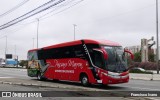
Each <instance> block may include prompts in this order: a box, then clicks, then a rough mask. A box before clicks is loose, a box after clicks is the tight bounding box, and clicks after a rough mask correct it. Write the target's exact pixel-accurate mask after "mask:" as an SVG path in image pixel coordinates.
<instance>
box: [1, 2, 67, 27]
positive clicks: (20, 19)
mask: <svg viewBox="0 0 160 100" xmlns="http://www.w3.org/2000/svg"><path fill="white" fill-rule="evenodd" d="M53 1H55V0H51V1H49V2H47V3H45V4H43V5H42V6H39V7H38V8H36V9H34V10H32V11H30V12H28V13H26V14H24V15H22V16H20V17H18V18H16V19H13V20H12V21H9V22H7V23H6V24H3V25H1V26H0V27H1V28H0V30H3V29H5V28H8V27H10V26H12V25H14V24H17V23H19V22H21V21H23V20H25V19H27V18H30V17H32V16H34V15H36V14H38V13H41V12H43V11H46V10H48V9H50V8H51V7H53V6H56V5H58V4H60V3H62V2H64V1H65V0H59V1H58V2H56V3H54V4H51V5H49V6H47V7H45V8H43V9H41V10H39V11H37V12H35V13H33V14H30V13H32V12H33V11H35V10H37V9H39V8H41V7H43V6H45V5H46V4H49V3H50V2H53ZM28 14H30V15H28Z"/></svg>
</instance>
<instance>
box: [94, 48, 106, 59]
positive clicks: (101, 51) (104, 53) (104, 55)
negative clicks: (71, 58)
mask: <svg viewBox="0 0 160 100" xmlns="http://www.w3.org/2000/svg"><path fill="white" fill-rule="evenodd" d="M93 50H94V51H98V52H100V53H101V54H102V55H103V57H104V59H105V60H108V53H107V52H106V51H105V50H103V49H93Z"/></svg>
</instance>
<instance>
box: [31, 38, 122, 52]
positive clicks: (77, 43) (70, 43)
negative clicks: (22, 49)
mask: <svg viewBox="0 0 160 100" xmlns="http://www.w3.org/2000/svg"><path fill="white" fill-rule="evenodd" d="M83 40H84V43H85V44H100V45H108V46H121V45H120V44H118V43H116V42H112V41H109V40H91V39H83ZM79 44H82V41H81V40H76V41H71V42H65V43H60V44H55V45H51V46H47V47H43V48H40V49H50V48H58V47H65V46H73V45H79ZM37 50H38V49H32V50H29V52H31V51H37Z"/></svg>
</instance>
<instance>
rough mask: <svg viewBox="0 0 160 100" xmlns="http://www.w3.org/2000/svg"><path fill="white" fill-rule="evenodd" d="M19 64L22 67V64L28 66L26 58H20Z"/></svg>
mask: <svg viewBox="0 0 160 100" xmlns="http://www.w3.org/2000/svg"><path fill="white" fill-rule="evenodd" d="M19 65H20V66H22V67H23V66H26V67H27V66H28V61H27V60H21V61H20V62H19Z"/></svg>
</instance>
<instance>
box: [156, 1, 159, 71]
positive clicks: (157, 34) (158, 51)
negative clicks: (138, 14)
mask: <svg viewBox="0 0 160 100" xmlns="http://www.w3.org/2000/svg"><path fill="white" fill-rule="evenodd" d="M156 33H157V34H156V35H157V53H156V54H157V60H156V62H157V74H159V40H158V38H159V36H158V0H156Z"/></svg>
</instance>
